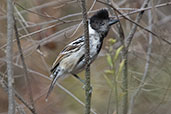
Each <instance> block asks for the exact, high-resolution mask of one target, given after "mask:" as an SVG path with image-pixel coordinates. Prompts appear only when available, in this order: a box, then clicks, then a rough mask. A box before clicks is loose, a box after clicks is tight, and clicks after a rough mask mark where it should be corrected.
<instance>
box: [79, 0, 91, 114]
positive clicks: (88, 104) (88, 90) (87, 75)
mask: <svg viewBox="0 0 171 114" xmlns="http://www.w3.org/2000/svg"><path fill="white" fill-rule="evenodd" d="M81 5H82V15H83V24H84V37H85V59H86V72H85V78H86V85H85V95H86V103H85V114H90V108H91V86H90V64H89V58H90V56H89V30H88V20H87V11H86V3H85V0H81Z"/></svg>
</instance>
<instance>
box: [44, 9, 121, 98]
mask: <svg viewBox="0 0 171 114" xmlns="http://www.w3.org/2000/svg"><path fill="white" fill-rule="evenodd" d="M117 22H118V20H115V19H111V18H109V15H108V11H107V10H106V9H102V10H99V11H98V12H97V13H95V14H94V15H93V16H92V17H91V18H90V20H89V39H90V40H89V41H90V61H89V64H91V63H92V62H93V61H94V60H95V58H96V57H97V55H98V54H99V52H100V50H101V47H102V44H103V39H104V38H105V37H106V35H107V33H108V31H109V28H110V26H111V25H112V24H115V23H117ZM84 40H85V38H84V36H81V37H79V38H77V39H76V40H74V41H72V42H71V43H69V44H68V45H66V46H65V48H64V49H63V51H61V53H60V54H59V55H58V57H57V59H56V60H55V62H54V63H53V65H52V69H51V73H52V74H51V77H53V80H52V83H51V85H50V88H49V91H48V94H47V97H48V96H49V94H50V92H51V90H52V89H53V87H54V85H55V83H56V81H57V80H58V78H60V77H62V76H65V75H67V74H77V73H79V72H81V71H82V70H84V68H85V44H84Z"/></svg>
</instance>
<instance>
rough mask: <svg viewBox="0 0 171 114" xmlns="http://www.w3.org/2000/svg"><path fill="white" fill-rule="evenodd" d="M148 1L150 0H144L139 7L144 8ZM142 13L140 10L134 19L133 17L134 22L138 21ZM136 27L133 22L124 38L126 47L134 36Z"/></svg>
mask: <svg viewBox="0 0 171 114" xmlns="http://www.w3.org/2000/svg"><path fill="white" fill-rule="evenodd" d="M149 2H150V0H145V1H144V3H143V5H142V6H141V8H146V7H147V6H148V3H149ZM143 14H144V11H141V12H140V13H139V14H138V15H137V16H136V19H135V23H139V22H140V20H141V18H142V16H143ZM136 29H137V25H136V24H134V25H133V27H132V29H131V32H130V33H129V35H128V37H127V38H126V47H127V48H128V47H129V45H130V43H131V41H132V39H133V37H134V34H135V32H136Z"/></svg>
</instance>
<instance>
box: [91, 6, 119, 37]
mask: <svg viewBox="0 0 171 114" xmlns="http://www.w3.org/2000/svg"><path fill="white" fill-rule="evenodd" d="M118 21H119V20H118V19H112V18H109V14H108V11H107V9H101V10H99V11H97V12H96V13H95V14H94V15H93V16H92V17H91V18H90V26H91V28H92V29H94V30H95V31H96V32H98V33H99V34H101V36H102V37H103V38H104V37H105V36H106V35H107V33H108V31H109V29H110V26H111V25H113V24H115V23H117V22H118Z"/></svg>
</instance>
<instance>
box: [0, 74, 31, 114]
mask: <svg viewBox="0 0 171 114" xmlns="http://www.w3.org/2000/svg"><path fill="white" fill-rule="evenodd" d="M2 77H3V75H2V74H1V73H0V84H1V86H2V88H3V89H4V90H5V91H6V92H8V85H7V83H6V82H5V80H4V79H3V78H2ZM13 90H14V93H15V97H16V98H17V99H18V100H20V101H21V102H22V103H23V104H24V105H25V106H26V107H27V108H28V109H29V110H30V111H31V112H32V113H33V112H34V111H33V108H32V107H31V106H30V105H29V104H28V103H27V102H26V101H25V100H24V99H23V98H22V97H21V96H20V95H19V93H18V92H17V91H15V89H14V88H13Z"/></svg>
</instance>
